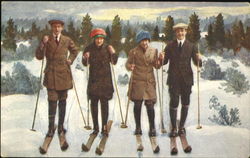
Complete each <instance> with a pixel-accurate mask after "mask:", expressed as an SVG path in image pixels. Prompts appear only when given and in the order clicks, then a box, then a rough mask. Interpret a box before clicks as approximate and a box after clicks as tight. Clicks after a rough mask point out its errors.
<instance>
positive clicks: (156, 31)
mask: <svg viewBox="0 0 250 158" xmlns="http://www.w3.org/2000/svg"><path fill="white" fill-rule="evenodd" d="M159 32H160V31H159V27H158V25H156V27H155V29H154V32H153V36H152V40H154V41H158V40H159Z"/></svg>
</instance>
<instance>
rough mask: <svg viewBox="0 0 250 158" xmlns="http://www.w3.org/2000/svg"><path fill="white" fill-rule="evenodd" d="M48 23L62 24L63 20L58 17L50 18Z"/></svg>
mask: <svg viewBox="0 0 250 158" xmlns="http://www.w3.org/2000/svg"><path fill="white" fill-rule="evenodd" d="M49 24H50V25H53V24H62V25H64V22H63V21H62V20H60V19H51V20H50V21H49Z"/></svg>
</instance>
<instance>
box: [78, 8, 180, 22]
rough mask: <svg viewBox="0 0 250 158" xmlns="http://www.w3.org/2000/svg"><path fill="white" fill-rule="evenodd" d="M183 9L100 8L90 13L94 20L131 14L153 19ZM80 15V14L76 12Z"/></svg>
mask: <svg viewBox="0 0 250 158" xmlns="http://www.w3.org/2000/svg"><path fill="white" fill-rule="evenodd" d="M178 9H183V7H176V8H136V9H135V8H133V9H129V8H121V9H120V8H116V9H101V10H98V11H96V12H94V13H92V14H91V15H92V17H93V19H95V20H113V18H114V17H115V16H116V15H119V17H120V18H121V19H122V20H129V19H130V18H131V17H133V16H138V17H144V18H145V19H147V20H155V18H156V17H158V16H159V14H160V13H162V12H168V11H175V10H178ZM78 15H80V14H78Z"/></svg>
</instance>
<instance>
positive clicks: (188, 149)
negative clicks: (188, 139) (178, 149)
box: [184, 146, 192, 153]
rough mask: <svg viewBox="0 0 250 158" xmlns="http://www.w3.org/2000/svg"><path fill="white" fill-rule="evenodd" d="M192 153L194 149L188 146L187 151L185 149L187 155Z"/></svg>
mask: <svg viewBox="0 0 250 158" xmlns="http://www.w3.org/2000/svg"><path fill="white" fill-rule="evenodd" d="M191 151H192V147H191V146H188V147H186V149H184V152H185V153H191Z"/></svg>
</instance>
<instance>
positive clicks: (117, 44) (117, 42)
mask: <svg viewBox="0 0 250 158" xmlns="http://www.w3.org/2000/svg"><path fill="white" fill-rule="evenodd" d="M121 34H122V26H121V20H120V17H119V15H116V16H115V18H114V20H113V22H112V30H111V44H112V45H113V47H114V48H115V50H116V51H117V52H120V51H121V49H122V47H121V38H122V36H121Z"/></svg>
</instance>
